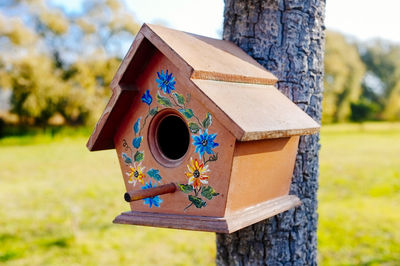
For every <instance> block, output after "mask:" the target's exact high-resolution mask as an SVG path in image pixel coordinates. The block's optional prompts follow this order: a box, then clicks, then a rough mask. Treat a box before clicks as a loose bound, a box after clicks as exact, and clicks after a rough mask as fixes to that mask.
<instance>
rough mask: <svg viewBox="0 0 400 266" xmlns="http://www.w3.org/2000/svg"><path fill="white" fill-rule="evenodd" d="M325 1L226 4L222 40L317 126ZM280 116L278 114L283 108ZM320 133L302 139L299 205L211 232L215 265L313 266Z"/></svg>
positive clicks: (296, 184) (238, 0) (294, 188)
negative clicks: (232, 229)
mask: <svg viewBox="0 0 400 266" xmlns="http://www.w3.org/2000/svg"><path fill="white" fill-rule="evenodd" d="M324 13H325V1H324V0H264V1H263V0H225V12H224V18H225V20H224V33H223V38H224V39H225V40H230V41H232V42H234V43H236V44H237V45H238V46H240V47H241V48H242V49H243V50H244V51H246V52H247V53H248V54H249V55H250V56H252V57H253V58H255V59H256V60H257V61H258V62H259V63H260V64H262V65H263V66H264V67H265V68H267V69H268V70H269V71H271V72H272V73H274V74H275V75H276V76H277V77H278V79H279V82H278V83H277V86H278V88H279V90H280V91H282V92H283V93H284V94H285V95H286V96H287V97H289V98H290V99H291V100H292V101H293V102H295V103H296V104H297V105H298V106H299V107H300V108H301V109H303V110H304V111H305V112H307V113H308V114H309V115H310V116H311V117H313V118H314V119H315V120H316V121H318V122H320V121H321V101H322V90H323V74H324V73H323V69H324V64H323V51H324V39H325V35H324ZM282 111H283V112H284V110H282ZM319 148H320V144H319V134H315V135H311V136H304V137H301V138H300V143H299V150H298V154H297V160H296V165H295V170H294V174H293V181H292V185H291V188H290V194H295V195H297V196H298V197H299V198H300V199H301V201H302V205H301V206H300V207H297V208H295V209H291V210H289V211H287V212H285V213H282V214H279V215H277V216H274V217H272V218H270V219H268V220H265V221H262V222H260V223H257V224H254V225H252V226H249V227H247V228H244V229H242V230H240V231H238V232H236V233H233V234H217V259H216V260H217V264H218V265H316V264H317V232H316V230H317V219H318V215H317V189H318V167H319V165H318V152H319Z"/></svg>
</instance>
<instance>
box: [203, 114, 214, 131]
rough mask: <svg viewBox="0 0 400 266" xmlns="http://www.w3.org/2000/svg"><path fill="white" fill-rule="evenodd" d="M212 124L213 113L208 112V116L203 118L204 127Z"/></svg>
mask: <svg viewBox="0 0 400 266" xmlns="http://www.w3.org/2000/svg"><path fill="white" fill-rule="evenodd" d="M211 124H212V115H211V114H210V113H207V115H206V118H205V119H204V120H203V127H204V128H208V127H209V126H211Z"/></svg>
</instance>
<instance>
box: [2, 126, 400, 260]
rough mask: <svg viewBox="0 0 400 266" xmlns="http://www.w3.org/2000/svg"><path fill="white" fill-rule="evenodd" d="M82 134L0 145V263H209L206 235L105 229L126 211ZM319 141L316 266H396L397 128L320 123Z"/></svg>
mask: <svg viewBox="0 0 400 266" xmlns="http://www.w3.org/2000/svg"><path fill="white" fill-rule="evenodd" d="M66 135H67V136H69V137H65V136H66ZM86 137H87V136H86ZM86 137H83V136H82V132H80V133H72V132H67V133H65V132H64V134H58V135H56V136H55V137H51V136H49V135H45V136H43V135H42V136H37V137H34V136H27V137H10V138H4V139H2V140H0V264H2V263H5V264H6V265H74V264H76V265H132V262H134V263H135V265H157V264H159V265H212V264H213V263H214V259H215V243H214V242H215V236H214V234H212V233H199V232H189V231H179V230H168V229H157V228H147V227H134V226H123V225H114V224H112V223H111V221H112V219H113V218H114V217H115V215H117V214H119V213H120V212H122V211H125V210H127V209H128V206H127V204H126V203H124V202H123V201H122V200H121V199H122V194H123V192H124V187H123V183H122V182H121V176H120V172H119V166H118V163H117V161H116V156H115V152H114V151H104V152H97V153H89V152H88V151H87V150H86V148H85V145H84V144H85V141H86ZM321 142H322V150H321V170H320V173H321V175H320V191H319V202H320V205H319V217H320V223H319V224H320V225H319V231H318V237H319V256H320V257H319V260H320V263H321V265H352V264H360V265H400V229H399V228H400V193H399V192H400V124H364V125H362V126H360V125H335V126H326V127H324V128H323V131H322V137H321Z"/></svg>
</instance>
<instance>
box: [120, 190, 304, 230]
mask: <svg viewBox="0 0 400 266" xmlns="http://www.w3.org/2000/svg"><path fill="white" fill-rule="evenodd" d="M300 204H301V202H300V199H299V198H298V197H296V196H294V195H288V196H283V197H279V198H275V199H272V200H269V201H266V202H262V203H260V204H257V205H256V206H253V207H250V208H247V209H244V210H241V211H239V212H237V213H234V214H231V215H229V216H226V217H209V216H192V215H178V214H163V213H151V212H139V211H129V212H124V213H122V214H121V215H119V216H117V217H116V218H115V219H114V221H113V223H117V224H132V225H144V226H157V227H165V228H175V229H185V230H197V231H207V232H217V233H233V232H235V231H237V230H239V229H241V228H244V227H246V226H249V225H251V224H254V223H256V222H259V221H262V220H265V219H267V218H269V217H272V216H274V215H276V214H278V213H281V212H284V211H287V210H289V209H291V208H293V207H296V206H299V205H300Z"/></svg>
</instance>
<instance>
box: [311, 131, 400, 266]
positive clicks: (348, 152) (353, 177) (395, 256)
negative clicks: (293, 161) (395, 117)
mask: <svg viewBox="0 0 400 266" xmlns="http://www.w3.org/2000/svg"><path fill="white" fill-rule="evenodd" d="M321 143H322V149H321V154H320V167H321V168H320V173H321V175H320V190H319V209H318V212H319V230H318V241H319V243H318V244H319V255H320V262H321V264H322V265H354V264H358V265H400V193H399V192H400V124H389V123H383V124H379V123H371V124H364V125H335V126H325V127H324V128H323V130H322V135H321Z"/></svg>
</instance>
